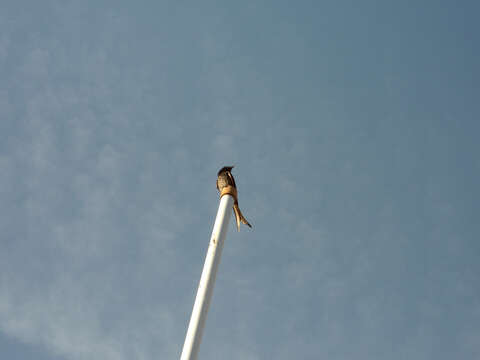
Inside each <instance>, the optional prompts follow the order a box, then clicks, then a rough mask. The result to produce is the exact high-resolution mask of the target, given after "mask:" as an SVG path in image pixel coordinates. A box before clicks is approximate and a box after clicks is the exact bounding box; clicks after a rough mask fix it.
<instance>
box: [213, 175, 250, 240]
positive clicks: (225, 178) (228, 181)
mask: <svg viewBox="0 0 480 360" xmlns="http://www.w3.org/2000/svg"><path fill="white" fill-rule="evenodd" d="M232 169H233V166H224V167H223V168H221V169H220V171H219V172H218V174H217V175H218V177H217V190H218V191H219V192H220V194H221V193H222V190H224V189H225V188H227V187H228V186H232V187H233V188H234V189H235V190H234V193H235V196H234V198H235V202H234V203H233V212H234V214H235V219H236V220H237V229H238V231H240V222H242V223H244V224H245V225H248V226H250V227H252V225H250V223H249V222H248V221H247V219H245V217H244V216H243V214H242V212H241V211H240V208H239V207H238V199H237V196H236V193H237V185H236V184H235V179H234V178H233V175H232V173H231V171H232Z"/></svg>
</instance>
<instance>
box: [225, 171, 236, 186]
mask: <svg viewBox="0 0 480 360" xmlns="http://www.w3.org/2000/svg"><path fill="white" fill-rule="evenodd" d="M227 176H228V178H229V179H230V181H231V182H232V185H233V187H234V188H235V189H236V188H237V185H236V184H235V179H234V178H233V175H232V173H231V172H230V171H227Z"/></svg>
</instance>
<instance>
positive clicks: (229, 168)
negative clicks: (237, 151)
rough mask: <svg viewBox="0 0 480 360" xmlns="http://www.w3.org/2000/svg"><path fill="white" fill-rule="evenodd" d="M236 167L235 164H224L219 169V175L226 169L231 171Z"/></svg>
mask: <svg viewBox="0 0 480 360" xmlns="http://www.w3.org/2000/svg"><path fill="white" fill-rule="evenodd" d="M234 167H235V166H233V165H232V166H224V167H222V168H221V169H220V170H219V171H218V174H217V176H218V175H220V174H221V173H222V172H225V171H228V172H230V171H232V169H233V168H234Z"/></svg>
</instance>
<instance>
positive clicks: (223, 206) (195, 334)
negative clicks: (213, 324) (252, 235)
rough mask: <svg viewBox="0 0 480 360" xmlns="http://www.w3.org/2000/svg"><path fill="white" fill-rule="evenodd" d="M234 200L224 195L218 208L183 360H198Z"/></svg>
mask: <svg viewBox="0 0 480 360" xmlns="http://www.w3.org/2000/svg"><path fill="white" fill-rule="evenodd" d="M233 202H234V199H233V197H232V196H231V195H223V196H222V197H221V199H220V205H219V206H218V212H217V217H216V218H215V224H214V225H213V231H212V236H211V238H210V244H209V245H208V251H207V257H206V258H205V264H204V265H203V271H202V276H201V278H200V283H199V285H198V290H197V296H196V298H195V304H194V305H193V311H192V316H191V317H190V323H189V324H188V330H187V335H186V336H185V343H184V344H183V350H182V356H181V358H180V359H181V360H196V359H197V355H198V350H199V348H200V343H201V342H202V333H203V328H204V326H205V320H206V319H207V313H208V307H209V305H210V300H211V298H212V293H213V287H214V286H215V278H216V276H217V270H218V264H220V257H221V256H222V249H223V242H224V240H225V237H226V235H227V229H228V223H229V221H230V216H231V213H232V206H233Z"/></svg>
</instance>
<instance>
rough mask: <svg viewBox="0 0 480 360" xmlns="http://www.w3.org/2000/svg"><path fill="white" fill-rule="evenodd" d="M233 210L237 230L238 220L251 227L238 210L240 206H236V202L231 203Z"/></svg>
mask: <svg viewBox="0 0 480 360" xmlns="http://www.w3.org/2000/svg"><path fill="white" fill-rule="evenodd" d="M233 212H234V213H235V219H236V220H237V230H238V231H240V222H242V223H244V224H245V225H248V226H249V227H252V225H250V223H249V222H248V221H247V219H245V217H244V216H243V214H242V212H241V211H240V208H239V207H238V203H237V202H236V203H235V204H233Z"/></svg>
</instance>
